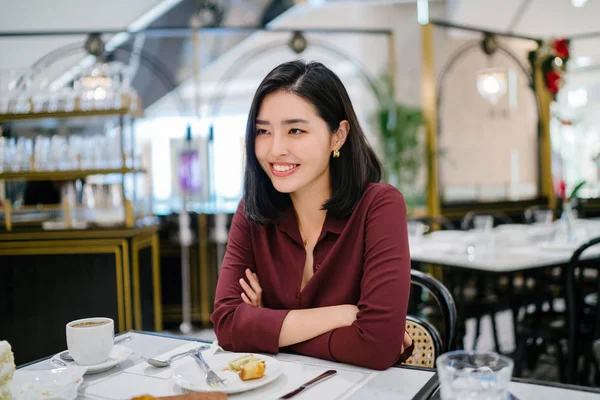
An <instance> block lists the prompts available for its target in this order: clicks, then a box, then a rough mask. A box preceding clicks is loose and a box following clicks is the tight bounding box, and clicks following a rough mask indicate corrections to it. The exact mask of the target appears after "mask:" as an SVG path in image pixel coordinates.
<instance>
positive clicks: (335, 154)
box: [333, 150, 340, 158]
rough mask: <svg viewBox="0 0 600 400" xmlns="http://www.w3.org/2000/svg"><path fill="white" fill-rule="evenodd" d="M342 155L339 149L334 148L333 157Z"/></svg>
mask: <svg viewBox="0 0 600 400" xmlns="http://www.w3.org/2000/svg"><path fill="white" fill-rule="evenodd" d="M339 157H340V151H339V150H334V151H333V158H339Z"/></svg>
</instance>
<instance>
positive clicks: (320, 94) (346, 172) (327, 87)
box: [244, 60, 381, 224]
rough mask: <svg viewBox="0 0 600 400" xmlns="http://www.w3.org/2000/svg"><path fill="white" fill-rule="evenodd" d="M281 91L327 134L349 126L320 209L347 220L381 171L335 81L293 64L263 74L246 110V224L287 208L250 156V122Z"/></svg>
mask: <svg viewBox="0 0 600 400" xmlns="http://www.w3.org/2000/svg"><path fill="white" fill-rule="evenodd" d="M282 90H283V91H287V92H290V93H293V94H295V95H297V96H300V97H302V98H303V99H305V100H307V101H308V102H309V103H311V104H312V105H313V106H314V107H315V109H316V110H317V113H318V114H319V116H320V117H321V118H323V120H325V122H326V123H327V126H328V127H329V129H330V130H331V132H332V133H333V132H335V131H336V130H337V129H338V126H339V124H340V122H341V121H343V120H347V121H348V123H349V124H350V131H349V132H348V137H347V138H346V142H345V143H344V145H343V146H342V148H341V149H340V157H339V158H336V159H332V160H331V163H330V166H329V170H330V180H331V198H330V199H329V200H328V201H327V202H325V204H323V209H324V210H327V214H328V215H329V216H331V217H333V218H343V217H346V216H348V215H350V214H351V213H352V211H353V210H354V207H355V206H356V204H357V203H358V200H360V198H361V196H362V194H363V192H364V190H365V188H366V187H367V185H368V184H369V183H371V182H379V180H380V179H381V165H380V163H379V160H378V159H377V156H376V155H375V153H374V152H373V149H371V147H370V146H369V144H368V143H367V140H366V137H365V134H364V132H363V130H362V129H361V127H360V124H359V123H358V118H357V117H356V113H355V112H354V108H353V107H352V103H351V102H350V97H349V96H348V92H346V88H345V87H344V85H343V84H342V81H341V80H340V78H338V77H337V75H336V74H334V73H333V72H332V71H331V70H330V69H328V68H327V67H325V66H324V65H323V64H321V63H319V62H310V63H306V62H304V61H301V60H297V61H291V62H287V63H284V64H281V65H279V66H278V67H276V68H275V69H273V70H272V71H271V72H269V74H268V75H267V76H266V77H265V79H263V81H262V82H261V83H260V85H259V87H258V89H257V90H256V94H255V95H254V99H253V100H252V105H251V106H250V113H249V114H248V124H247V126H246V171H245V174H244V210H245V214H246V218H248V220H250V221H252V222H255V223H259V224H264V223H267V222H269V221H275V220H277V218H278V217H279V216H280V214H281V212H282V211H284V210H285V209H286V208H287V207H289V206H290V204H291V200H290V196H289V194H287V193H280V192H278V191H277V190H276V189H275V188H274V187H273V184H272V183H271V180H270V179H269V177H268V176H267V174H266V173H265V172H264V170H263V169H262V167H261V166H260V164H259V162H258V160H257V158H256V153H255V150H254V142H255V138H256V117H257V115H258V111H259V109H260V106H261V104H262V102H263V100H264V98H265V97H266V96H267V95H269V94H271V93H274V92H277V91H282Z"/></svg>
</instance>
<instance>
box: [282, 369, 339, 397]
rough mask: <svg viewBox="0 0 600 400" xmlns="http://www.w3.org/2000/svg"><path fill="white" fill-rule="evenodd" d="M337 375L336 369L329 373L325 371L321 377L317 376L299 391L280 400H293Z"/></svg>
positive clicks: (290, 393)
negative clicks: (304, 391)
mask: <svg viewBox="0 0 600 400" xmlns="http://www.w3.org/2000/svg"><path fill="white" fill-rule="evenodd" d="M336 374H337V371H336V370H335V369H330V370H329V371H325V372H323V373H322V374H321V375H319V376H317V377H316V378H314V379H312V380H310V381H308V382H306V383H305V384H303V385H302V386H300V387H299V388H298V389H296V390H294V391H292V392H289V393H288V394H285V395H283V396H281V397H280V398H279V400H286V399H291V398H292V397H294V396H295V395H297V394H298V393H300V392H302V391H303V390H305V389H308V388H310V387H312V386H314V385H316V384H317V383H319V382H323V381H324V380H326V379H329V378H331V377H332V376H335V375H336Z"/></svg>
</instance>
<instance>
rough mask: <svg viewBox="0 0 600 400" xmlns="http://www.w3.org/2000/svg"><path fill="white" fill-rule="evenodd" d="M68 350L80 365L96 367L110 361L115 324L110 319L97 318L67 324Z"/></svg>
mask: <svg viewBox="0 0 600 400" xmlns="http://www.w3.org/2000/svg"><path fill="white" fill-rule="evenodd" d="M66 330H67V348H68V349H69V354H70V355H71V357H73V360H75V362H76V363H77V364H79V365H95V364H100V363H103V362H104V361H106V360H107V359H108V356H109V355H110V352H111V350H112V348H113V345H114V337H115V323H114V321H113V320H112V319H110V318H103V317H96V318H84V319H78V320H75V321H71V322H69V323H68V324H67V327H66Z"/></svg>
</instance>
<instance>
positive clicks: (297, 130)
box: [290, 128, 304, 135]
mask: <svg viewBox="0 0 600 400" xmlns="http://www.w3.org/2000/svg"><path fill="white" fill-rule="evenodd" d="M290 133H291V134H293V135H299V134H301V133H304V131H303V130H302V129H297V128H292V129H290Z"/></svg>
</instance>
